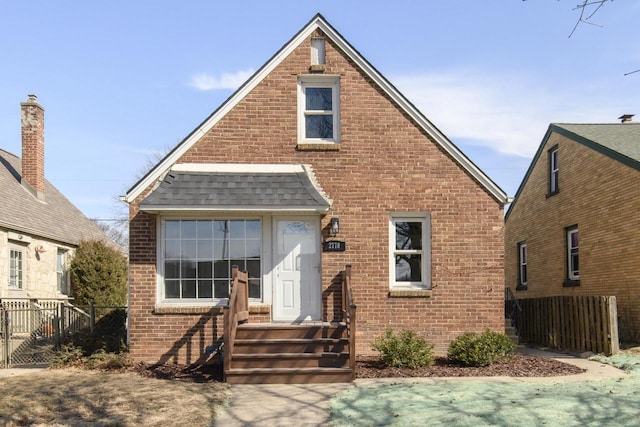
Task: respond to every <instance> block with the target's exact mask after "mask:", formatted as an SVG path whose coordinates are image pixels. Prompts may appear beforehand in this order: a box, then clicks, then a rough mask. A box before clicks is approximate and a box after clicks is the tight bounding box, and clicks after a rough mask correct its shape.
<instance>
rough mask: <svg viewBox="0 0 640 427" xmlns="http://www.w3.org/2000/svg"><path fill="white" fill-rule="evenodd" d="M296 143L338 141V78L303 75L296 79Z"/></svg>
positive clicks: (334, 142) (331, 142)
mask: <svg viewBox="0 0 640 427" xmlns="http://www.w3.org/2000/svg"><path fill="white" fill-rule="evenodd" d="M298 86H299V90H298V143H301V144H304V143H312V144H317V143H321V144H337V143H339V142H340V105H339V104H340V80H339V79H338V77H337V76H304V77H301V78H300V79H299V81H298Z"/></svg>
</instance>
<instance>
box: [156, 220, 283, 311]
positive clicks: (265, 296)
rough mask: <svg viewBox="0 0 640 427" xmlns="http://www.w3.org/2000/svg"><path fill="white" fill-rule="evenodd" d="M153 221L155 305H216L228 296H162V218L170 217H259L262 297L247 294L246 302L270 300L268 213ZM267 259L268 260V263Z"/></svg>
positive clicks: (223, 301) (253, 303) (265, 301)
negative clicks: (248, 296)
mask: <svg viewBox="0 0 640 427" xmlns="http://www.w3.org/2000/svg"><path fill="white" fill-rule="evenodd" d="M159 219H160V220H159V221H157V223H156V235H157V236H158V240H157V241H158V244H157V248H156V306H158V307H217V306H224V305H226V304H227V301H228V298H212V299H210V300H200V299H171V298H168V299H167V298H164V227H163V225H164V222H165V221H171V220H184V221H189V220H210V221H214V220H221V219H230V220H231V219H242V220H259V221H260V227H261V233H262V248H261V253H260V270H261V276H262V300H258V299H255V298H249V304H250V305H255V304H258V305H259V304H268V303H271V273H270V268H267V267H266V266H267V265H269V266H270V265H271V251H270V250H268V249H266V248H271V235H270V233H271V228H270V227H266V226H265V225H266V224H270V223H271V217H270V216H264V215H237V214H229V215H215V216H211V215H206V216H188V217H183V216H163V217H160V218H159ZM267 245H268V246H267ZM267 263H268V264H267Z"/></svg>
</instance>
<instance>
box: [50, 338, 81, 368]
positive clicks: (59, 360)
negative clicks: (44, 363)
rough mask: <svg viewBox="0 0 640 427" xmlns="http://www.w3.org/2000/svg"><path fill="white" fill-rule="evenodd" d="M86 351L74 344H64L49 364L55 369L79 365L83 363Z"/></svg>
mask: <svg viewBox="0 0 640 427" xmlns="http://www.w3.org/2000/svg"><path fill="white" fill-rule="evenodd" d="M83 357H84V352H83V351H82V349H81V348H78V347H76V346H74V345H73V344H69V345H64V346H62V348H61V349H60V350H58V351H56V352H55V354H54V355H53V357H52V358H51V362H50V363H49V366H50V367H51V368H53V369H58V368H66V367H70V366H78V365H81V364H82V359H83Z"/></svg>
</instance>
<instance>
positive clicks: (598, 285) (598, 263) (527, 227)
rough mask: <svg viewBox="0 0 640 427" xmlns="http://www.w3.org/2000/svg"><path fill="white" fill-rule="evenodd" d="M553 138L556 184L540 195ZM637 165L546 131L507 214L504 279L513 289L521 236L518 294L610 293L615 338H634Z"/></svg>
mask: <svg viewBox="0 0 640 427" xmlns="http://www.w3.org/2000/svg"><path fill="white" fill-rule="evenodd" d="M555 145H558V155H559V188H560V191H559V192H558V193H557V194H556V195H554V196H551V197H548V198H547V197H546V194H547V188H548V180H547V171H548V158H547V150H548V149H549V148H551V147H553V146H555ZM639 179H640V172H638V171H636V170H635V169H632V168H631V167H628V166H625V165H623V164H622V163H620V162H618V161H616V160H614V159H612V158H610V157H607V156H605V155H603V154H600V153H598V152H596V151H594V150H592V149H590V148H587V147H585V146H583V145H581V144H579V143H577V142H574V141H572V140H570V139H568V138H566V137H564V136H562V135H559V134H556V133H553V134H552V135H551V137H550V138H549V140H548V142H547V144H546V146H545V148H544V150H543V152H542V155H541V156H540V159H539V160H538V162H537V164H536V165H535V166H534V168H533V171H532V173H531V176H530V177H529V180H528V181H527V184H526V187H525V188H524V190H523V191H522V193H521V194H520V196H519V197H518V201H517V203H516V204H515V205H514V207H513V209H512V211H511V212H510V214H509V217H508V218H507V223H506V227H505V280H506V284H507V286H509V287H511V288H513V289H515V286H516V283H517V274H518V273H517V267H518V258H517V249H516V244H517V242H519V241H523V240H526V241H527V249H528V255H529V260H528V282H529V285H528V289H527V290H525V291H515V292H516V295H517V297H518V298H536V297H541V296H555V295H615V296H616V297H617V303H618V315H619V317H620V321H621V322H620V331H619V332H620V337H621V339H630V338H635V339H639V338H640V334H639V333H640V295H639V294H638V291H637V289H638V288H639V286H640V271H639V270H638V265H640V258H639V255H638V251H637V250H636V248H637V244H636V243H635V242H636V241H637V239H635V237H633V236H638V237H640V228H639V226H640V219H639V217H638V211H639V210H640V201H639V200H638V198H637V197H635V196H634V194H635V193H634V190H633V189H635V188H637V186H638V182H639ZM573 224H577V225H578V227H579V233H580V234H579V237H580V246H579V250H580V252H579V253H580V286H576V287H563V285H562V284H563V282H564V280H565V278H566V262H567V261H566V254H565V252H566V247H565V227H568V226H571V225H573Z"/></svg>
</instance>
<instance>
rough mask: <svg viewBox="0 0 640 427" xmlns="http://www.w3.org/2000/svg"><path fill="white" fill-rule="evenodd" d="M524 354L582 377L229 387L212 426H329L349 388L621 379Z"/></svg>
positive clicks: (594, 367)
mask: <svg viewBox="0 0 640 427" xmlns="http://www.w3.org/2000/svg"><path fill="white" fill-rule="evenodd" d="M523 353H524V354H531V355H535V356H542V357H551V358H553V359H556V360H559V361H561V362H564V363H568V364H571V365H575V366H578V367H581V368H584V369H586V370H587V371H586V372H584V373H582V374H576V375H566V376H557V377H540V378H538V377H524V378H523V377H441V378H372V379H368V378H367V379H358V380H356V381H355V382H354V383H353V384H255V385H232V386H231V399H230V400H229V402H228V406H226V407H224V408H222V411H221V413H220V414H219V415H218V416H217V417H216V421H215V425H216V426H220V427H223V426H224V427H227V426H228V427H249V426H324V425H327V424H328V423H329V401H330V400H331V398H332V397H333V396H334V395H336V394H337V393H339V392H341V391H343V390H346V389H348V388H351V387H362V386H373V385H378V384H392V383H393V384H397V383H402V382H406V383H418V382H420V383H429V382H431V383H442V382H460V381H485V382H500V383H522V382H547V383H560V382H567V381H591V380H602V379H611V378H624V377H625V376H626V374H625V373H624V371H622V370H620V369H617V368H614V367H613V366H610V365H606V364H603V363H600V362H594V361H591V360H587V359H582V358H578V357H574V356H570V355H566V354H561V353H554V352H550V351H541V350H536V349H528V348H527V349H524V351H523Z"/></svg>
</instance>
